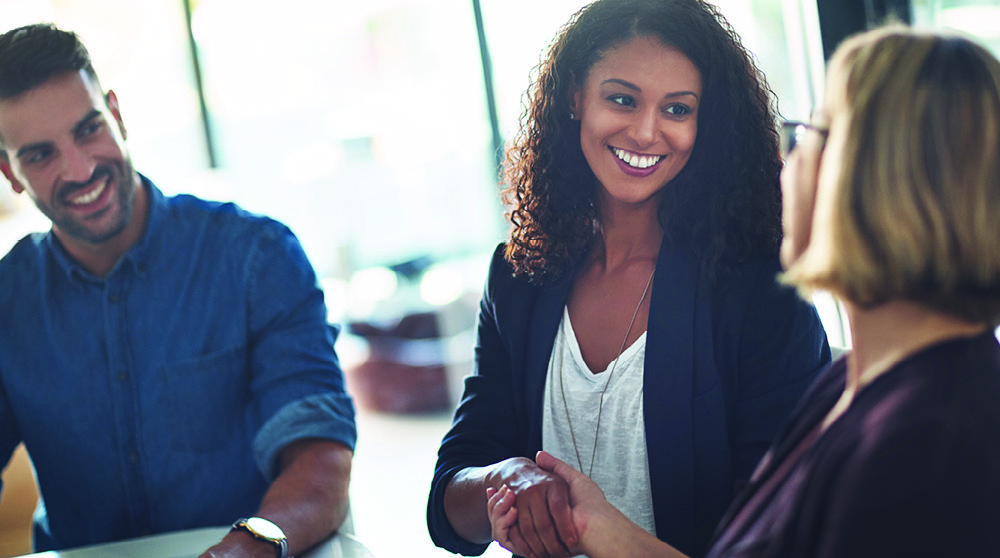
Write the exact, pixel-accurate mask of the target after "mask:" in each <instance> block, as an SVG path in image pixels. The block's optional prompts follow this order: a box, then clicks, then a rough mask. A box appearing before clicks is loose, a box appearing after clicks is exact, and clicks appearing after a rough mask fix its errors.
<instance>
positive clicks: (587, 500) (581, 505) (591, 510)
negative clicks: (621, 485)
mask: <svg viewBox="0 0 1000 558" xmlns="http://www.w3.org/2000/svg"><path fill="white" fill-rule="evenodd" d="M535 462H536V463H538V466H539V467H541V468H542V469H543V470H545V471H549V472H551V473H553V474H555V475H558V476H559V477H561V478H563V479H564V480H565V481H566V483H567V484H568V485H569V503H570V509H571V511H572V514H571V517H572V518H573V525H574V527H576V532H577V534H578V535H579V538H580V540H582V539H583V538H584V536H585V535H586V531H587V526H588V524H590V523H591V521H592V520H593V518H594V517H595V516H596V515H600V514H601V513H607V512H608V511H609V510H608V508H610V509H612V510H613V509H614V507H613V506H612V505H611V504H609V503H608V499H607V498H605V496H604V491H603V490H601V487H599V486H597V483H595V482H594V481H592V480H590V478H589V477H587V476H586V475H584V474H583V473H581V472H579V471H577V470H576V469H574V468H573V467H570V466H569V465H568V464H566V463H565V462H564V461H562V460H560V459H559V458H557V457H555V456H553V455H551V454H548V453H546V452H544V451H540V452H538V455H537V456H536V457H535Z"/></svg>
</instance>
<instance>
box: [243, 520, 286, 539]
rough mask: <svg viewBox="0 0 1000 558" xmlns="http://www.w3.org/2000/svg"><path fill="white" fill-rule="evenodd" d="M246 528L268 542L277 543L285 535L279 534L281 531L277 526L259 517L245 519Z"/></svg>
mask: <svg viewBox="0 0 1000 558" xmlns="http://www.w3.org/2000/svg"><path fill="white" fill-rule="evenodd" d="M247 527H249V528H250V530H251V531H253V532H254V533H257V534H258V535H260V536H261V537H264V538H265V539H268V540H272V541H277V540H281V539H283V538H285V534H284V533H282V532H281V529H279V528H278V526H277V525H275V524H274V523H271V522H270V521H268V520H266V519H263V518H260V517H251V518H250V519H247Z"/></svg>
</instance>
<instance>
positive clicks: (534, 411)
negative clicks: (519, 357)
mask: <svg viewBox="0 0 1000 558" xmlns="http://www.w3.org/2000/svg"><path fill="white" fill-rule="evenodd" d="M571 285H572V277H571V274H570V273H567V274H566V277H564V278H563V279H560V280H559V281H556V282H554V283H551V284H548V285H545V286H543V287H542V288H541V290H540V292H539V293H538V298H537V299H536V300H535V304H534V307H533V308H532V309H531V315H530V317H529V319H528V327H527V338H528V344H527V349H526V352H525V358H524V364H525V371H524V379H525V390H526V391H525V395H526V401H528V402H529V406H528V424H529V425H530V428H529V432H528V449H529V451H530V452H531V455H528V456H527V457H530V458H531V459H534V458H535V453H536V452H538V450H541V449H542V404H543V401H542V400H543V398H544V392H545V378H546V376H547V375H548V369H549V359H550V357H551V356H552V346H553V345H554V344H555V339H556V333H558V331H559V323H560V322H561V321H562V316H563V308H565V307H566V301H567V299H568V298H569V289H570V286H571Z"/></svg>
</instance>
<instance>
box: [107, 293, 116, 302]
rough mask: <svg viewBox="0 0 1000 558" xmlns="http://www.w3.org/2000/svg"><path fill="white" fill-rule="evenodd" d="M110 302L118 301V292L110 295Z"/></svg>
mask: <svg viewBox="0 0 1000 558" xmlns="http://www.w3.org/2000/svg"><path fill="white" fill-rule="evenodd" d="M108 302H110V303H111V304H115V303H116V302H118V293H112V294H110V295H108Z"/></svg>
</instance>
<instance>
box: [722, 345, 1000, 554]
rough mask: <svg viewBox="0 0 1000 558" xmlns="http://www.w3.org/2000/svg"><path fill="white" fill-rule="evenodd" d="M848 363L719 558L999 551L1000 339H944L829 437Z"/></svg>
mask: <svg viewBox="0 0 1000 558" xmlns="http://www.w3.org/2000/svg"><path fill="white" fill-rule="evenodd" d="M846 370H847V366H846V361H845V360H844V359H841V360H839V361H837V362H835V363H833V364H832V365H831V366H830V367H829V368H828V369H827V370H826V371H825V372H823V373H822V374H821V375H820V377H819V378H817V380H816V382H815V383H814V384H813V386H812V387H811V388H810V389H809V391H808V392H807V393H806V395H805V396H803V399H802V401H801V402H800V403H799V406H798V407H797V409H796V411H795V412H794V413H793V414H792V418H791V419H790V421H789V424H788V425H787V426H786V427H785V429H784V431H783V432H782V433H781V434H780V435H779V437H778V441H777V443H776V444H775V445H774V446H773V447H772V448H771V450H770V451H768V453H767V454H766V455H765V456H764V458H763V459H762V460H761V463H760V465H759V466H758V469H757V472H756V473H755V474H754V477H753V479H752V480H751V483H750V484H749V485H748V486H747V487H746V489H745V490H744V491H743V492H742V493H741V494H740V496H738V497H737V499H736V500H735V501H734V503H733V505H732V506H731V508H730V510H729V512H727V514H726V516H725V517H724V518H723V520H722V523H721V524H720V528H719V530H718V531H717V532H716V536H715V540H714V542H713V544H712V546H711V550H710V551H709V557H710V558H764V557H770V558H779V557H780V558H793V557H795V558H799V557H801V558H833V557H838V558H839V557H843V558H865V557H873V558H874V557H878V558H885V557H895V556H900V557H907V558H912V557H923V556H926V557H934V558H940V557H950V556H961V557H973V556H976V557H978V556H1000V346H998V345H997V340H996V338H995V337H994V335H993V333H992V332H988V333H984V334H981V335H978V336H975V337H970V338H962V339H957V340H951V341H946V342H942V343H939V344H937V345H934V346H931V347H929V348H927V349H924V350H922V351H920V352H919V353H917V354H914V355H912V356H910V357H909V358H907V359H906V360H904V361H902V362H900V363H899V364H897V365H896V366H894V367H893V368H892V369H890V370H888V371H886V372H885V373H884V374H882V375H881V376H880V377H878V378H877V379H876V380H874V381H873V382H872V383H871V384H870V385H868V386H867V387H865V388H864V389H862V390H861V391H860V392H859V393H858V394H857V396H856V397H855V400H854V402H853V404H852V405H851V407H850V408H849V409H848V410H847V411H846V412H845V413H844V414H843V415H842V416H841V417H840V418H839V419H838V420H837V421H836V422H834V423H833V424H831V425H830V427H829V428H828V429H827V430H826V431H825V432H823V433H821V434H820V433H819V431H818V426H819V424H820V422H821V421H822V420H823V418H824V417H825V416H826V414H827V413H828V412H829V411H830V409H831V408H832V407H833V405H834V404H835V403H836V401H837V399H838V398H839V397H840V395H841V393H842V392H843V390H844V385H845V374H846Z"/></svg>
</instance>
